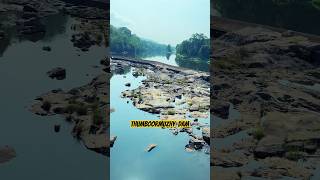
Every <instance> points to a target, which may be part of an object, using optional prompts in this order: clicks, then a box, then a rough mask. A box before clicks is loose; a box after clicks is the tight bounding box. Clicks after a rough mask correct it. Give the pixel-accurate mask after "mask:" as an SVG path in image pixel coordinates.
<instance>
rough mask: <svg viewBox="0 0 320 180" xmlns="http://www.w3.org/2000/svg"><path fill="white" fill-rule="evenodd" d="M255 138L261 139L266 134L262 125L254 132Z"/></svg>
mask: <svg viewBox="0 0 320 180" xmlns="http://www.w3.org/2000/svg"><path fill="white" fill-rule="evenodd" d="M252 135H253V138H254V139H256V140H258V141H260V140H261V139H262V138H263V137H264V136H265V135H264V132H263V129H262V128H261V127H257V128H255V129H254V130H253V132H252Z"/></svg>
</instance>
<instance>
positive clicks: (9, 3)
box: [0, 0, 110, 155]
mask: <svg viewBox="0 0 320 180" xmlns="http://www.w3.org/2000/svg"><path fill="white" fill-rule="evenodd" d="M108 5H109V4H108V3H106V2H104V1H96V0H92V1H91V0H90V1H76V0H75V1H69V0H65V1H64V0H61V1H60V0H50V1H47V0H40V1H38V0H31V1H30V0H6V1H0V18H1V23H0V40H8V43H7V46H8V45H9V44H10V39H11V36H14V37H15V38H18V39H23V40H24V39H26V40H30V41H33V42H37V41H38V40H40V39H42V38H43V37H44V36H45V35H46V33H48V32H47V28H46V25H47V24H46V23H48V24H50V23H51V24H52V21H55V20H56V19H50V16H52V15H57V14H59V15H61V16H68V17H70V18H71V19H72V25H71V30H72V32H73V35H71V36H70V37H69V40H70V41H71V42H72V43H73V45H74V47H76V48H78V49H79V50H81V51H89V50H90V48H91V47H93V46H105V47H106V46H108V43H107V41H106V39H107V37H108V27H109V22H108V16H109V12H108V11H109V10H108ZM47 21H49V22H47ZM53 24H54V23H53ZM60 25H61V24H58V26H59V27H60ZM54 28H56V27H54ZM57 29H58V27H57ZM0 48H1V52H2V48H3V49H5V48H6V47H5V46H4V47H2V46H1V47H0ZM42 49H43V50H44V51H48V52H50V51H55V49H51V47H50V46H46V47H43V48H42ZM39 50H40V51H41V49H39ZM106 53H107V49H106ZM107 66H108V64H106V63H104V64H103V65H102V66H100V67H101V68H98V67H99V66H97V68H96V69H97V71H99V72H100V75H98V76H97V77H95V78H94V79H93V80H92V81H91V82H90V83H89V84H87V85H84V86H81V87H78V88H73V89H71V90H64V89H63V87H61V89H55V90H52V91H50V92H48V93H45V94H43V95H41V96H39V97H37V98H36V101H35V104H33V105H32V106H31V107H30V110H31V111H32V112H33V113H35V114H38V115H41V116H49V115H55V114H61V115H63V116H64V117H65V120H66V121H68V122H71V123H73V124H74V127H73V130H72V134H73V136H74V137H75V138H77V139H79V140H80V141H81V142H83V144H84V145H85V146H86V147H87V148H88V149H91V150H94V151H96V152H98V153H101V154H103V155H108V154H109V141H108V139H109V138H108V134H109V132H108V131H109V121H107V119H109V118H108V115H109V112H108V109H109V108H108V105H109V100H108V96H109V95H108V92H109V84H108V83H109V78H110V77H109V76H110V73H108V72H109V71H108V67H107ZM60 69H62V71H58V70H60ZM49 70H50V69H48V71H49ZM60 72H62V73H60ZM66 74H68V70H66V69H64V67H60V68H58V69H57V68H56V69H53V71H49V72H48V75H49V76H50V77H52V78H57V79H59V80H63V79H64V78H65V77H66ZM57 126H59V125H57Z"/></svg>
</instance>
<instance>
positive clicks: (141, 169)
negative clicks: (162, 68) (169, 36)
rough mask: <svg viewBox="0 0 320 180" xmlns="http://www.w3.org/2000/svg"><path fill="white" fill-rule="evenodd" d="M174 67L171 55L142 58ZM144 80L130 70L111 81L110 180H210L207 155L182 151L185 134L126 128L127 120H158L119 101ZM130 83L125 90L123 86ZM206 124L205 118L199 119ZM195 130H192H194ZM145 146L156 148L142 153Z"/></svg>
mask: <svg viewBox="0 0 320 180" xmlns="http://www.w3.org/2000/svg"><path fill="white" fill-rule="evenodd" d="M145 59H147V60H153V61H158V62H162V63H166V64H170V65H174V66H178V64H177V63H176V62H175V56H171V57H170V58H167V57H165V56H153V57H147V58H145ZM143 79H145V77H138V78H135V77H134V76H133V75H132V70H131V71H129V72H126V73H125V74H114V75H113V77H112V78H111V82H110V86H111V98H110V99H111V107H112V108H114V109H115V112H113V113H111V119H110V121H111V123H110V124H111V129H110V132H111V135H116V136H117V140H116V142H115V144H114V147H113V148H111V156H110V168H111V169H110V171H111V179H112V180H150V179H152V180H163V179H165V180H177V179H184V180H195V179H199V180H208V179H209V178H210V155H208V154H205V153H204V152H201V151H200V152H191V153H190V152H186V151H185V149H184V148H185V145H187V144H188V142H189V139H190V137H189V136H188V135H187V134H186V133H179V134H178V135H177V136H174V135H173V134H172V133H171V132H170V131H169V130H168V129H157V128H150V129H148V128H142V129H132V128H130V124H129V121H130V120H157V119H159V117H158V116H157V115H154V114H150V113H147V112H144V111H141V110H139V109H137V108H135V107H134V106H133V104H132V102H131V101H130V100H129V99H126V98H121V97H120V95H121V92H123V91H125V90H127V89H135V88H137V87H138V86H139V85H141V81H142V80H143ZM128 82H130V83H131V87H126V86H125V83H128ZM199 121H200V122H202V123H208V124H209V123H210V121H209V118H207V119H199ZM194 130H195V131H196V129H194ZM149 144H157V145H158V146H157V147H156V148H155V149H154V150H152V151H151V152H145V148H146V147H147V146H148V145H149Z"/></svg>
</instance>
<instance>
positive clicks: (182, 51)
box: [176, 33, 210, 61]
mask: <svg viewBox="0 0 320 180" xmlns="http://www.w3.org/2000/svg"><path fill="white" fill-rule="evenodd" d="M176 54H177V57H178V56H182V57H183V58H196V59H201V60H205V61H209V56H210V39H209V38H208V37H206V36H205V35H204V34H198V33H196V34H193V35H192V36H191V38H189V39H187V40H184V41H183V42H182V43H180V44H178V45H177V47H176Z"/></svg>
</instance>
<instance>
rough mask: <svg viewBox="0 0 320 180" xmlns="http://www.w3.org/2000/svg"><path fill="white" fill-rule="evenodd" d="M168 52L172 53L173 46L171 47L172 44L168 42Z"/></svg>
mask: <svg viewBox="0 0 320 180" xmlns="http://www.w3.org/2000/svg"><path fill="white" fill-rule="evenodd" d="M167 53H170V54H171V53H172V48H171V46H170V44H168V46H167Z"/></svg>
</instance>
